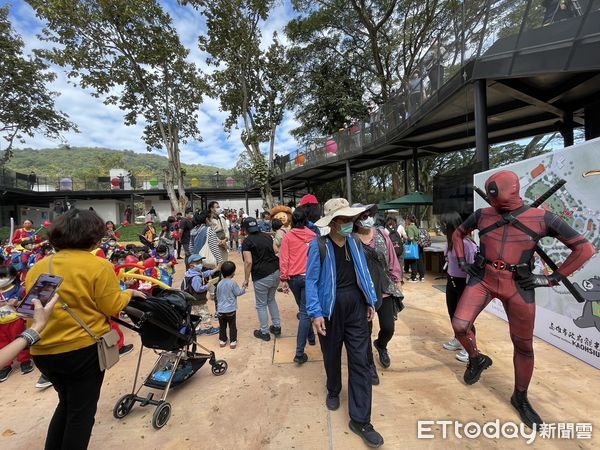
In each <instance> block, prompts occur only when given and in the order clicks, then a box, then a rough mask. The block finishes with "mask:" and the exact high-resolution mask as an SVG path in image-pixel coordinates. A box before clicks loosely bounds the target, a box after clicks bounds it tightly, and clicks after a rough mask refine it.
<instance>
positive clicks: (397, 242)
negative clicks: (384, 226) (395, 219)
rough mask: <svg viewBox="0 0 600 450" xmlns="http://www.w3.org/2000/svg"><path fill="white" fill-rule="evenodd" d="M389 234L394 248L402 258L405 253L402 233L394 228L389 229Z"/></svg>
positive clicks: (397, 255) (398, 256)
mask: <svg viewBox="0 0 600 450" xmlns="http://www.w3.org/2000/svg"><path fill="white" fill-rule="evenodd" d="M388 234H389V237H390V241H392V245H393V246H394V250H395V251H396V257H397V258H400V257H401V256H402V255H404V239H402V236H400V233H398V231H396V230H394V229H392V230H390V229H388Z"/></svg>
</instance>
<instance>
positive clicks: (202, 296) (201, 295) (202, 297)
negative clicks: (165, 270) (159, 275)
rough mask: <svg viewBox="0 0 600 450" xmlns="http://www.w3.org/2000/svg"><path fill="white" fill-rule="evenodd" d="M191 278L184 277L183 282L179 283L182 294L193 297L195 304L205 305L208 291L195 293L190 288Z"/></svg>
mask: <svg viewBox="0 0 600 450" xmlns="http://www.w3.org/2000/svg"><path fill="white" fill-rule="evenodd" d="M201 277H202V276H201ZM192 278H193V277H184V278H183V281H182V282H181V290H182V291H184V292H187V293H188V294H190V295H191V296H193V297H194V299H195V304H204V303H206V301H207V300H208V297H207V293H208V291H204V292H196V291H195V290H194V288H193V287H192ZM202 283H204V278H202Z"/></svg>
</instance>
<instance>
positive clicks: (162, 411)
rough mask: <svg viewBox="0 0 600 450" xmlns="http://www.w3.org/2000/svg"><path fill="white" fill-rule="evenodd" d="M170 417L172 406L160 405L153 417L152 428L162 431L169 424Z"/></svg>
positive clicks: (163, 403) (167, 403) (166, 403)
mask: <svg viewBox="0 0 600 450" xmlns="http://www.w3.org/2000/svg"><path fill="white" fill-rule="evenodd" d="M169 417H171V404H170V403H169V402H161V403H159V405H158V406H157V407H156V410H155V411H154V415H153V416H152V426H153V427H154V428H156V429H157V430H160V429H161V428H162V427H164V426H165V425H166V424H167V422H168V421H169Z"/></svg>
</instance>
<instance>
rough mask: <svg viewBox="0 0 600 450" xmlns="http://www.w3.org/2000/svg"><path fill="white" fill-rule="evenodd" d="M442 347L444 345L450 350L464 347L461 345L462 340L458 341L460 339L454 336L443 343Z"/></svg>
mask: <svg viewBox="0 0 600 450" xmlns="http://www.w3.org/2000/svg"><path fill="white" fill-rule="evenodd" d="M442 347H444V348H445V349H446V350H450V351H456V350H460V349H462V345H460V342H458V339H456V338H453V339H452V340H451V341H448V342H444V344H442Z"/></svg>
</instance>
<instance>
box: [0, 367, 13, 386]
mask: <svg viewBox="0 0 600 450" xmlns="http://www.w3.org/2000/svg"><path fill="white" fill-rule="evenodd" d="M12 371H13V369H12V367H5V368H4V369H2V370H0V383H2V382H3V381H6V380H7V379H8V377H9V376H10V374H11V373H12Z"/></svg>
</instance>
